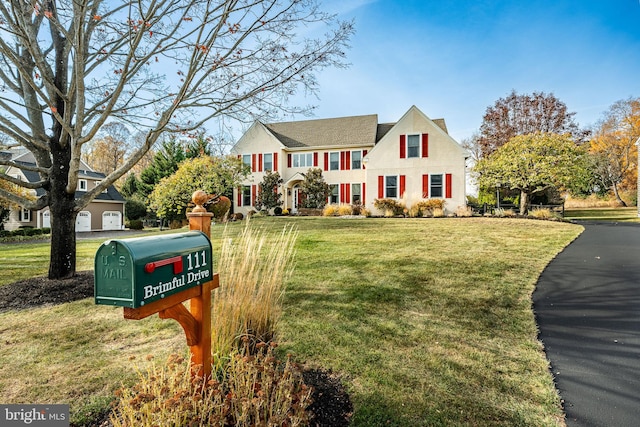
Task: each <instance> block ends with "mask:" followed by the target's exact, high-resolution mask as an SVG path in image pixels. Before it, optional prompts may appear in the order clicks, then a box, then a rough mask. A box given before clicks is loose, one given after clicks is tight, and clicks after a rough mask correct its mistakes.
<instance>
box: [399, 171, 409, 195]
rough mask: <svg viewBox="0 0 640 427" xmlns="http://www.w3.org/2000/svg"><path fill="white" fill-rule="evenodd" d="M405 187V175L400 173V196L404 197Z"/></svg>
mask: <svg viewBox="0 0 640 427" xmlns="http://www.w3.org/2000/svg"><path fill="white" fill-rule="evenodd" d="M406 187H407V177H406V175H400V194H398V196H400V198H402V197H404V192H405V190H406Z"/></svg>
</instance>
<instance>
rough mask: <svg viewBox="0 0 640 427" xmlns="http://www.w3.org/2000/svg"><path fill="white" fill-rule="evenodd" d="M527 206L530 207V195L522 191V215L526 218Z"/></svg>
mask: <svg viewBox="0 0 640 427" xmlns="http://www.w3.org/2000/svg"><path fill="white" fill-rule="evenodd" d="M527 205H529V193H527V192H526V191H524V190H520V215H522V216H524V215H525V214H526V213H527Z"/></svg>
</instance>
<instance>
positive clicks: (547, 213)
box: [529, 208, 556, 219]
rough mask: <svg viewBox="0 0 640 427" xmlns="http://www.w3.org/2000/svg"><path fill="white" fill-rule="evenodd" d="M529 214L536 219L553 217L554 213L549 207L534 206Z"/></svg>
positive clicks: (554, 216)
mask: <svg viewBox="0 0 640 427" xmlns="http://www.w3.org/2000/svg"><path fill="white" fill-rule="evenodd" d="M529 216H530V217H532V218H536V219H555V218H556V215H555V214H554V213H553V212H552V211H551V209H549V208H536V209H533V210H531V211H529Z"/></svg>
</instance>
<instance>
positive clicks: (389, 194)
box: [384, 175, 399, 199]
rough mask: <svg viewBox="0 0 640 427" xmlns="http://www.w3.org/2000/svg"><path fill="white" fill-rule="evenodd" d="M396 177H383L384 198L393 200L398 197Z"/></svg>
mask: <svg viewBox="0 0 640 427" xmlns="http://www.w3.org/2000/svg"><path fill="white" fill-rule="evenodd" d="M398 185H399V184H398V175H387V176H385V177H384V197H385V198H388V199H394V198H397V197H398Z"/></svg>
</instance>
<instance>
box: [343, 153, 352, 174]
mask: <svg viewBox="0 0 640 427" xmlns="http://www.w3.org/2000/svg"><path fill="white" fill-rule="evenodd" d="M344 160H345V162H344V163H345V165H344V168H345V169H346V170H350V169H351V151H347V152H346V153H344Z"/></svg>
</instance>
